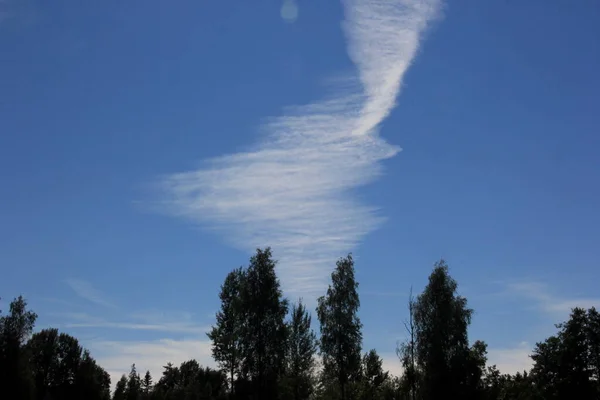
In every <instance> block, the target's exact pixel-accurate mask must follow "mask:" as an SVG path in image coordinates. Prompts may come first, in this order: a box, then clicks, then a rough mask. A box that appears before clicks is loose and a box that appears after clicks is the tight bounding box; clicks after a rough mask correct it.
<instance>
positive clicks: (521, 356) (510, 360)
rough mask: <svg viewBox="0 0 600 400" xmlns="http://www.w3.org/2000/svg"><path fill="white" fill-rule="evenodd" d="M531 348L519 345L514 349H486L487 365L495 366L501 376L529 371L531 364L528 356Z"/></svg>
mask: <svg viewBox="0 0 600 400" xmlns="http://www.w3.org/2000/svg"><path fill="white" fill-rule="evenodd" d="M530 354H531V346H529V344H528V343H526V342H523V343H520V344H519V345H518V346H516V347H510V348H492V349H488V362H487V364H488V365H494V364H495V365H496V367H497V368H498V370H499V371H500V372H501V373H503V374H515V373H517V372H521V373H522V372H523V371H529V370H530V369H531V367H532V365H533V362H532V360H531V358H530V357H529V355H530Z"/></svg>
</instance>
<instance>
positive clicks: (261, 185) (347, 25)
mask: <svg viewBox="0 0 600 400" xmlns="http://www.w3.org/2000/svg"><path fill="white" fill-rule="evenodd" d="M343 4H344V8H345V21H344V23H343V29H344V32H345V34H346V37H347V39H348V53H349V55H350V58H351V59H352V61H353V62H354V64H355V65H356V67H357V73H356V75H355V76H354V77H353V78H351V79H341V80H338V83H337V84H336V85H335V89H334V90H333V91H332V93H331V95H330V96H329V97H327V98H326V99H324V100H322V101H317V102H314V103H312V104H308V105H304V106H300V107H295V108H292V109H288V110H286V112H285V113H284V114H283V115H282V116H280V117H277V118H274V119H271V120H269V122H267V123H266V124H265V126H264V127H263V128H264V129H265V131H266V132H267V135H266V136H265V137H264V138H263V139H262V141H261V142H260V143H259V144H258V145H257V146H256V147H255V148H254V149H253V150H251V151H248V152H243V153H237V154H231V155H226V156H223V157H219V158H216V159H212V160H209V161H208V162H207V163H206V164H205V166H204V167H202V168H200V169H197V170H193V171H187V172H182V173H178V174H173V175H170V176H167V177H165V178H164V180H163V181H162V184H163V188H164V189H165V190H166V192H167V197H168V200H169V204H170V207H171V208H170V211H171V212H174V213H175V214H177V215H179V216H182V217H185V218H190V219H193V220H195V221H198V222H200V223H201V224H203V225H204V226H208V227H212V228H215V229H216V230H217V231H218V232H219V233H221V234H222V235H223V236H224V237H226V238H227V239H228V240H231V241H232V244H233V245H235V246H237V247H240V248H242V249H247V250H249V251H253V250H254V249H255V248H256V247H264V246H271V247H272V248H273V251H274V254H275V256H276V258H277V259H279V267H278V268H279V270H278V273H279V276H280V277H281V279H282V284H283V286H284V289H285V290H286V291H288V293H297V294H303V295H305V296H306V295H309V297H310V295H311V294H315V293H317V292H321V291H322V289H323V287H324V286H325V285H326V282H327V278H328V276H329V274H330V272H331V270H332V268H333V267H334V266H335V261H336V259H337V258H339V257H340V256H344V255H345V254H346V253H347V252H348V251H351V250H352V249H353V248H354V247H355V246H356V245H357V244H358V243H359V242H360V240H361V239H362V238H363V237H364V236H365V235H366V234H367V233H369V232H370V231H372V230H373V229H375V228H376V227H377V225H378V224H379V223H381V221H382V218H380V217H379V216H378V215H377V214H376V210H375V209H374V208H373V207H369V206H366V205H364V204H361V203H360V202H358V201H357V200H356V199H354V198H353V197H354V196H353V194H352V192H351V190H352V189H354V188H356V187H358V186H361V185H364V184H366V183H368V182H371V181H372V180H373V179H375V178H376V177H377V176H378V174H379V173H380V172H381V166H380V161H381V160H384V159H386V158H389V157H392V156H394V155H395V154H396V153H397V152H398V151H399V150H400V149H399V148H398V147H395V146H392V145H390V144H388V143H387V142H385V141H384V140H383V139H381V138H380V137H379V134H378V127H379V125H380V123H381V122H382V121H383V120H384V119H385V118H386V116H387V115H388V114H389V113H390V111H391V110H392V108H393V107H394V105H395V102H396V97H397V96H398V93H399V91H400V86H401V82H402V77H403V75H404V73H405V72H406V70H407V68H408V67H409V65H410V63H411V61H412V59H413V58H414V56H415V54H416V52H417V49H418V46H419V41H420V39H421V36H422V33H423V32H424V30H425V29H426V26H427V24H428V22H429V21H431V20H432V19H433V18H434V17H435V16H436V14H437V11H438V8H439V2H438V1H436V0H347V1H344V2H343Z"/></svg>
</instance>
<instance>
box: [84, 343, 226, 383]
mask: <svg viewBox="0 0 600 400" xmlns="http://www.w3.org/2000/svg"><path fill="white" fill-rule="evenodd" d="M85 345H86V346H87V348H89V349H90V351H91V353H92V354H93V355H94V358H96V360H98V363H99V364H100V365H102V367H103V368H104V369H105V370H106V371H107V372H108V373H109V374H110V378H111V383H112V386H113V387H114V386H115V384H116V383H117V382H118V380H119V378H120V377H121V375H123V374H127V373H129V368H130V367H131V364H133V363H135V365H136V368H137V370H138V372H140V373H141V374H142V375H143V373H144V371H146V370H149V371H150V373H151V374H152V376H153V378H154V381H155V382H156V381H158V379H159V378H160V376H161V374H162V372H163V370H164V368H163V366H165V365H167V363H168V362H171V363H173V364H174V365H176V366H179V364H181V363H182V362H183V361H187V360H190V359H195V360H196V361H198V363H200V364H201V365H203V366H208V367H215V362H214V360H213V359H212V356H211V342H210V341H209V340H208V339H204V338H203V339H184V340H172V339H159V340H148V341H92V342H91V343H89V344H87V343H85Z"/></svg>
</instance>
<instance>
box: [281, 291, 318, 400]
mask: <svg viewBox="0 0 600 400" xmlns="http://www.w3.org/2000/svg"><path fill="white" fill-rule="evenodd" d="M310 325H311V316H310V314H309V313H308V311H307V310H306V307H305V306H304V304H302V299H300V300H299V301H298V303H297V304H294V305H293V306H292V312H291V318H290V322H289V324H288V334H289V337H288V353H287V357H288V362H287V378H288V379H287V381H288V382H289V386H290V389H291V392H292V396H293V398H294V400H306V399H308V398H309V397H310V396H311V395H312V393H313V379H314V370H315V355H316V352H317V338H316V335H315V333H314V331H313V330H312V329H311V327H310Z"/></svg>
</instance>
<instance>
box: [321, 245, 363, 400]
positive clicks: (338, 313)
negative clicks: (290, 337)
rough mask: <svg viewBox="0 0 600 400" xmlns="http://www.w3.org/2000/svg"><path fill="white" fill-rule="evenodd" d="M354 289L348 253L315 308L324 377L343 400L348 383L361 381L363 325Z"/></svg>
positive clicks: (352, 272) (358, 300)
mask: <svg viewBox="0 0 600 400" xmlns="http://www.w3.org/2000/svg"><path fill="white" fill-rule="evenodd" d="M357 289H358V283H357V282H356V280H355V278H354V260H353V259H352V255H350V254H349V255H348V256H347V257H346V258H341V259H340V260H339V261H338V262H337V264H336V268H335V270H334V271H333V273H332V274H331V284H330V285H329V288H328V289H327V294H326V295H325V296H321V297H320V298H319V299H318V306H317V316H318V318H319V322H320V328H321V340H320V345H321V346H320V350H321V355H322V358H323V373H324V377H325V379H328V380H329V379H334V380H335V381H336V382H337V384H338V385H339V390H340V396H341V399H342V400H346V398H347V396H346V395H347V386H348V382H349V381H358V380H359V378H360V367H361V346H362V332H361V328H362V324H361V322H360V319H359V318H358V309H359V307H360V299H359V297H358V291H357Z"/></svg>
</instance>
